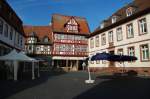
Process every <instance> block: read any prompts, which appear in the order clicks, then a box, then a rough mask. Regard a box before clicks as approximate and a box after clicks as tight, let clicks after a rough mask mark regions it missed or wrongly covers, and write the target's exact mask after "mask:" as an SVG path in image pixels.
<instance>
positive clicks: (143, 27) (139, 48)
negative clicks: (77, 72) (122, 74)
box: [89, 0, 150, 72]
mask: <svg viewBox="0 0 150 99" xmlns="http://www.w3.org/2000/svg"><path fill="white" fill-rule="evenodd" d="M149 4H150V1H149V0H134V1H133V2H132V3H130V4H128V5H126V6H125V7H123V8H121V9H119V10H118V11H117V12H115V13H114V14H113V15H112V16H111V17H109V18H108V19H107V20H104V21H102V23H101V24H100V26H99V27H98V28H97V29H96V30H95V31H94V32H93V33H92V34H91V35H90V36H89V57H91V56H92V55H95V54H96V53H101V52H106V53H111V54H118V55H130V56H136V57H137V58H138V60H137V61H132V62H125V64H123V63H119V62H115V63H114V62H109V61H93V62H89V66H90V67H91V69H95V70H101V69H102V68H108V67H117V68H123V67H124V66H125V67H126V69H127V70H128V69H129V70H137V71H149V70H150V5H149ZM149 72H150V71H149Z"/></svg>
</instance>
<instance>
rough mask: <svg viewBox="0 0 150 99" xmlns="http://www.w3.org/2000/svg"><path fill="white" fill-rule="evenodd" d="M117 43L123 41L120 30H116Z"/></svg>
mask: <svg viewBox="0 0 150 99" xmlns="http://www.w3.org/2000/svg"><path fill="white" fill-rule="evenodd" d="M116 33H117V41H121V40H123V36H122V28H117V31H116Z"/></svg>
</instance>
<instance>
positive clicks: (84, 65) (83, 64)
mask: <svg viewBox="0 0 150 99" xmlns="http://www.w3.org/2000/svg"><path fill="white" fill-rule="evenodd" d="M85 67H86V64H85V62H83V63H82V68H83V70H85Z"/></svg>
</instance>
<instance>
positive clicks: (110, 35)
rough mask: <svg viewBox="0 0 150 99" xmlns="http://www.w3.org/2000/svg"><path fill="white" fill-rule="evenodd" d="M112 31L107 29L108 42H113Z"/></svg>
mask: <svg viewBox="0 0 150 99" xmlns="http://www.w3.org/2000/svg"><path fill="white" fill-rule="evenodd" d="M113 40H114V39H113V31H109V32H108V42H109V43H112V42H113Z"/></svg>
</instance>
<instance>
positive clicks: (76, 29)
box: [51, 14, 90, 71]
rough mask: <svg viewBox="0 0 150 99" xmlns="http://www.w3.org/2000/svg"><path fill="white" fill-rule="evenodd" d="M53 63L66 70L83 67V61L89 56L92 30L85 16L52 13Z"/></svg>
mask: <svg viewBox="0 0 150 99" xmlns="http://www.w3.org/2000/svg"><path fill="white" fill-rule="evenodd" d="M51 23H52V31H53V51H52V56H53V65H54V66H56V67H60V68H62V69H65V70H71V71H76V70H79V69H82V66H81V64H82V62H83V60H85V58H86V57H87V56H88V53H87V49H88V39H87V38H86V36H88V35H89V33H90V30H89V27H88V23H87V21H86V19H85V18H81V17H76V16H65V15H60V14H53V15H52V22H51Z"/></svg>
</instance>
